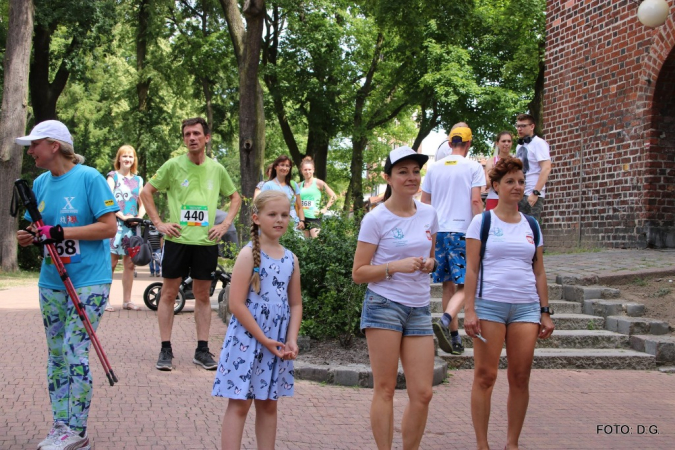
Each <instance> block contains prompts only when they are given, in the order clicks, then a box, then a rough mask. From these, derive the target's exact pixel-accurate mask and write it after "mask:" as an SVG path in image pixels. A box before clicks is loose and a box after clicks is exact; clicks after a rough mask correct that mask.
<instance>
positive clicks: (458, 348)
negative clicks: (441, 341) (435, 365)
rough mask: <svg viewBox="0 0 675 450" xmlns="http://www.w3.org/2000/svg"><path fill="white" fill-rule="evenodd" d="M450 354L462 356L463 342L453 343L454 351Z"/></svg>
mask: <svg viewBox="0 0 675 450" xmlns="http://www.w3.org/2000/svg"><path fill="white" fill-rule="evenodd" d="M450 353H452V354H453V355H461V354H462V353H464V345H462V341H457V342H453V343H452V351H451V352H450Z"/></svg>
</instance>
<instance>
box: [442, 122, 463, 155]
mask: <svg viewBox="0 0 675 450" xmlns="http://www.w3.org/2000/svg"><path fill="white" fill-rule="evenodd" d="M459 127H466V128H469V125H467V124H466V122H457V123H456V124H454V125H453V126H452V128H450V133H452V130H454V129H455V128H459ZM450 153H452V148H450V141H449V140H448V139H446V140H444V141H443V143H441V145H439V146H438V148H437V149H436V156H434V161H440V160H441V159H443V158H445V157H446V156H448V155H449V154H450Z"/></svg>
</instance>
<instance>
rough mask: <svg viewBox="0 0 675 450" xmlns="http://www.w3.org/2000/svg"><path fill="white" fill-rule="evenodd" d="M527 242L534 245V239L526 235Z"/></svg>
mask: <svg viewBox="0 0 675 450" xmlns="http://www.w3.org/2000/svg"><path fill="white" fill-rule="evenodd" d="M527 242H529V243H530V244H532V245H534V238H533V237H532V236H530V235H529V234H528V235H527Z"/></svg>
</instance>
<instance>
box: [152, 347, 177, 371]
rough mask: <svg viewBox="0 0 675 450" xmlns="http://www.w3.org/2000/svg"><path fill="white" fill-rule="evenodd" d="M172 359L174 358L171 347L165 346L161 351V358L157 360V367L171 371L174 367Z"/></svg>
mask: <svg viewBox="0 0 675 450" xmlns="http://www.w3.org/2000/svg"><path fill="white" fill-rule="evenodd" d="M171 360H173V352H172V351H171V349H170V348H163V349H162V350H160V352H159V359H158V360H157V365H156V366H155V367H157V369H158V370H166V371H170V370H171V369H173V366H172V365H171Z"/></svg>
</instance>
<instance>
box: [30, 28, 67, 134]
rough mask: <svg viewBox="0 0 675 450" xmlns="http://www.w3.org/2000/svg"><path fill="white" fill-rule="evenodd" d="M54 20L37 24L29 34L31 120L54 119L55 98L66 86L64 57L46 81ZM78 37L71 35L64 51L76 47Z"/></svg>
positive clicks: (55, 116) (49, 63)
mask: <svg viewBox="0 0 675 450" xmlns="http://www.w3.org/2000/svg"><path fill="white" fill-rule="evenodd" d="M57 26H58V24H56V23H53V24H50V25H49V26H42V25H38V26H36V27H35V33H34V36H33V47H34V48H33V62H32V64H31V66H30V78H29V84H30V94H31V105H32V106H33V114H34V115H35V123H40V122H44V121H45V120H53V119H57V118H58V117H57V115H56V102H57V101H58V99H59V96H60V95H61V92H63V89H64V88H65V87H66V83H67V82H68V77H69V76H70V71H69V70H68V69H67V68H66V64H67V62H66V57H64V58H63V60H62V61H61V65H60V66H59V69H58V70H57V72H56V75H55V76H54V80H53V81H52V82H51V83H50V82H49V78H50V77H49V67H50V65H51V56H50V54H49V48H50V45H51V42H52V35H53V34H54V31H56V28H57ZM79 45H80V44H79V41H78V40H77V38H76V37H74V38H73V39H72V40H71V41H70V45H69V46H68V49H67V50H66V52H65V55H72V54H73V53H75V50H76V49H77V48H78V47H79Z"/></svg>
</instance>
